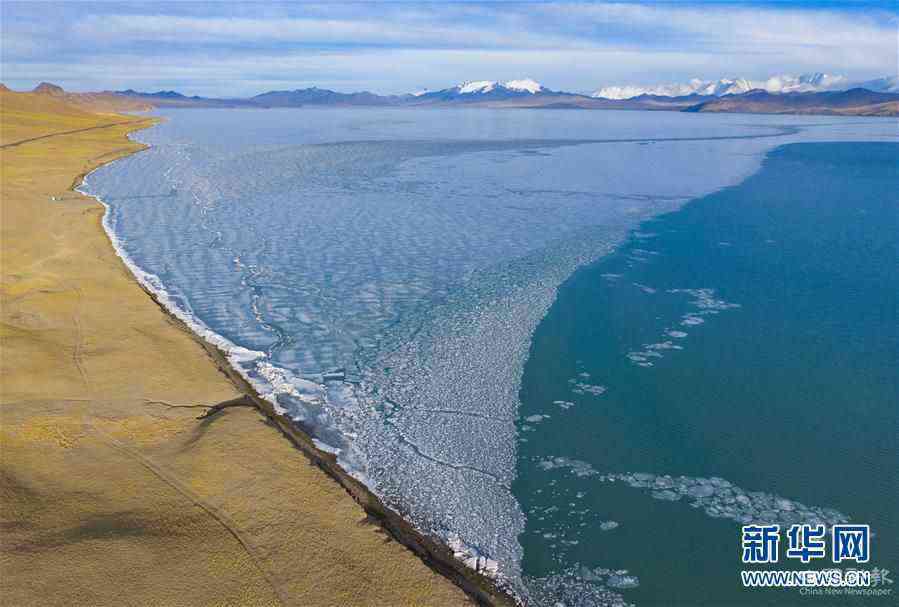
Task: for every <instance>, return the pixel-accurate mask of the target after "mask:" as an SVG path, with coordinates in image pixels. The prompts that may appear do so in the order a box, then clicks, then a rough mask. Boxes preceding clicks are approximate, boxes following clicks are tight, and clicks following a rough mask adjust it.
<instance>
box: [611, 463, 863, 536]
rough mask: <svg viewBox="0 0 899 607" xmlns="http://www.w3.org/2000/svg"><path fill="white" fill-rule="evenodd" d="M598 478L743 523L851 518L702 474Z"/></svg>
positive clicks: (636, 474) (783, 523)
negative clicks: (680, 501) (683, 502)
mask: <svg viewBox="0 0 899 607" xmlns="http://www.w3.org/2000/svg"><path fill="white" fill-rule="evenodd" d="M599 480H601V481H605V482H614V481H620V482H623V483H625V484H627V485H629V486H631V487H634V488H639V489H645V490H647V491H649V492H650V495H651V496H652V497H653V498H655V499H658V500H664V501H679V500H681V499H683V500H684V501H686V502H689V504H690V506H691V507H693V508H701V509H702V510H703V511H704V512H705V513H706V514H707V515H709V516H711V517H714V518H727V519H731V520H734V521H737V522H739V523H741V524H744V525H745V524H748V523H766V524H771V523H779V524H782V525H786V524H793V523H800V522H801V523H811V524H818V523H823V524H824V525H827V526H831V525H833V524H835V523H842V522H846V521H848V520H849V518H848V517H847V516H846V515H845V514H843V513H841V512H838V511H837V510H833V509H831V508H821V507H817V506H807V505H805V504H802V503H800V502H797V501H793V500H790V499H786V498H783V497H780V496H777V495H774V494H771V493H765V492H762V491H745V490H743V489H741V488H740V487H737V486H736V485H734V484H733V483H731V482H729V481H726V480H724V479H723V478H718V477H711V478H699V477H690V476H669V475H656V474H647V473H634V474H606V475H600V477H599Z"/></svg>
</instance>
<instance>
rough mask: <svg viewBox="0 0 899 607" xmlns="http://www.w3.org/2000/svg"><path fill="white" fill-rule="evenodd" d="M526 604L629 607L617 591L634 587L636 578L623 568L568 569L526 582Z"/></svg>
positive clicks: (560, 606) (564, 606)
mask: <svg viewBox="0 0 899 607" xmlns="http://www.w3.org/2000/svg"><path fill="white" fill-rule="evenodd" d="M526 584H527V590H528V596H527V598H528V599H529V600H528V602H529V603H533V604H534V605H552V606H553V607H574V606H591V607H593V606H597V607H598V606H600V605H602V606H603V607H630V606H631V603H628V602H627V601H626V600H625V599H624V597H623V596H622V595H621V594H619V592H618V591H619V590H626V589H628V588H636V587H637V586H639V584H640V582H639V580H638V579H637V576H635V575H631V574H630V572H628V571H627V570H626V569H618V570H613V569H606V568H603V567H596V568H589V567H585V566H578V565H575V566H572V567H569V568H567V569H565V570H564V571H561V572H559V573H556V574H553V575H550V576H547V577H542V578H528V579H527V580H526Z"/></svg>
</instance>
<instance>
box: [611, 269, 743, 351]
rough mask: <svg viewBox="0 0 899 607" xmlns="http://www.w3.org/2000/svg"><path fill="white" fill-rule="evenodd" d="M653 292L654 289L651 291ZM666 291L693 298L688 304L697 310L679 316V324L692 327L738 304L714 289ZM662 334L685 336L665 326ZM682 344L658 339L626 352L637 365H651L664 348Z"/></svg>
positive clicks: (679, 348) (680, 347)
mask: <svg viewBox="0 0 899 607" xmlns="http://www.w3.org/2000/svg"><path fill="white" fill-rule="evenodd" d="M634 285H636V286H638V287H640V288H644V287H645V285H640V284H638V283H634ZM653 292H655V291H653ZM667 292H668V293H673V294H679V293H686V294H688V295H691V296H692V297H693V299H692V300H691V301H690V305H691V306H693V307H694V308H698V309H697V310H693V311H690V312H687V313H686V314H684V315H683V316H681V319H680V324H681V325H682V326H685V327H693V326H696V325H701V324H703V323H704V322H705V318H704V317H706V316H711V315H714V314H718V313H720V312H721V311H723V310H730V309H733V308H739V307H740V304H737V303H731V302H728V301H725V300H723V299H719V298H717V297H715V289H669V290H668V291H667ZM663 334H664V335H665V336H667V337H673V338H675V339H683V338H684V337H686V336H687V333H686V332H685V331H678V330H676V329H669V328H666V329H664V330H663ZM683 349H684V348H683V346H680V345H677V344H675V343H674V342H672V341H670V340H664V341H659V342H656V343H652V344H643V349H642V350H632V351H630V352H628V353H627V354H626V356H627V358H628V360H630V361H631V362H632V363H634V364H635V365H637V366H638V367H652V366H653V361H652V360H650V359H657V358H662V357H663V354H662V352H663V351H665V350H683Z"/></svg>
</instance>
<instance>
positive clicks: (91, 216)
mask: <svg viewBox="0 0 899 607" xmlns="http://www.w3.org/2000/svg"><path fill="white" fill-rule="evenodd" d="M123 122H127V124H122V123H123ZM0 124H2V135H0V139H2V144H4V145H5V144H9V143H15V142H21V141H24V140H29V139H33V138H36V137H43V138H42V139H36V140H33V141H30V142H27V143H22V144H19V145H15V146H13V147H6V148H3V149H0V171H2V174H0V179H2V184H0V230H2V232H0V303H2V310H0V347H2V358H0V378H2V379H0V382H2V383H0V453H2V461H0V533H2V536H0V539H2V545H0V597H2V599H3V601H2V602H3V603H4V604H8V605H17V606H19V605H23V606H27V605H40V606H47V605H116V606H121V605H163V606H164V605H275V604H294V605H303V606H315V605H384V606H394V605H457V604H463V603H466V602H467V601H466V598H465V596H464V595H463V594H462V593H461V591H460V590H459V589H457V588H456V587H455V586H453V585H451V584H450V583H449V582H448V581H447V580H445V579H444V578H442V577H440V576H438V575H436V574H435V573H433V572H432V571H431V570H430V569H428V568H427V567H426V566H425V565H424V564H423V563H422V562H421V561H419V560H418V559H417V558H416V557H415V556H414V555H412V553H410V552H409V551H408V550H406V549H405V548H404V547H402V546H401V545H399V544H397V543H396V542H394V541H392V540H390V539H389V538H388V537H386V536H385V535H384V534H383V532H381V530H380V529H379V528H378V527H376V526H372V525H370V524H368V523H366V522H365V515H364V512H363V511H362V509H361V508H360V507H359V506H358V505H357V504H356V503H355V502H354V501H353V500H352V499H351V498H350V497H349V496H348V495H347V494H346V492H345V491H343V490H342V489H341V488H340V487H338V486H337V485H336V484H335V483H334V482H332V481H331V479H330V478H328V477H327V476H325V475H324V473H322V472H321V471H320V470H319V469H318V468H316V467H314V466H312V465H310V464H309V463H308V462H307V460H306V459H305V458H304V456H302V455H301V454H300V453H299V452H298V451H297V450H296V449H294V448H293V447H292V446H291V445H290V443H288V442H287V441H286V440H285V439H284V438H282V437H281V435H280V434H278V433H277V432H276V431H275V430H273V429H272V428H271V427H269V426H268V425H267V423H266V422H265V420H264V418H263V417H262V416H261V415H260V414H259V413H258V412H256V411H255V410H253V409H246V408H240V409H227V410H225V411H223V412H222V413H221V414H218V415H216V416H214V417H211V418H208V419H205V420H202V421H198V420H197V419H195V418H196V415H197V410H196V409H182V408H170V407H166V406H165V405H163V404H159V403H158V402H150V401H166V402H169V403H188V404H204V403H214V402H218V401H221V400H225V399H228V398H232V397H234V396H236V392H235V388H234V386H233V385H232V384H231V383H230V382H229V381H228V380H227V379H226V378H225V377H224V376H223V375H222V374H221V373H220V372H219V371H218V369H217V368H216V367H215V365H214V363H213V362H212V360H211V359H210V358H208V356H207V355H206V354H205V352H204V350H203V349H202V348H201V347H200V346H199V345H198V344H197V343H196V341H195V340H194V339H193V337H192V336H190V335H188V334H186V333H185V332H183V331H182V330H181V329H180V328H179V327H178V326H176V325H175V324H174V323H172V322H171V320H170V319H169V318H168V317H167V316H166V315H165V314H163V313H162V312H161V311H160V310H159V309H158V307H157V306H156V304H154V303H153V302H152V301H151V300H150V298H149V297H148V296H147V295H146V294H145V293H144V292H143V291H142V290H141V289H140V288H139V287H138V286H137V285H136V283H135V282H134V281H133V280H132V278H131V276H130V274H129V273H128V272H127V270H126V268H125V267H124V266H123V265H122V264H121V262H120V261H119V259H118V258H117V257H116V256H115V254H114V253H113V251H112V248H111V247H110V245H109V242H108V240H107V238H106V235H105V234H104V233H103V231H102V228H101V226H100V220H101V217H102V208H101V207H100V206H99V205H98V204H97V203H96V202H94V201H93V200H90V199H87V198H85V197H82V196H80V195H79V194H76V193H74V192H72V191H71V189H70V188H71V186H72V183H73V181H74V180H76V178H77V176H79V175H81V174H84V173H86V172H88V171H89V170H90V169H91V168H93V167H95V166H97V165H98V164H99V163H101V162H104V161H108V160H110V159H112V158H115V157H118V156H122V155H125V154H129V153H132V152H134V151H136V150H137V149H138V147H139V146H137V145H136V144H134V143H132V142H130V141H128V140H127V139H126V134H127V133H128V132H129V131H131V130H133V129H135V128H139V127H141V126H145V125H149V124H150V121H149V120H146V119H136V118H133V117H127V116H110V115H97V114H93V113H90V112H86V111H85V110H84V109H82V108H77V107H73V106H72V105H71V104H68V103H66V102H65V101H64V100H60V99H55V98H52V97H46V96H40V95H30V96H29V94H24V93H9V92H0ZM108 124H113V126H104V127H103V128H93V127H98V126H102V125H108ZM82 129H89V130H82ZM70 131H77V132H73V133H70V134H66V135H53V136H49V137H48V135H52V134H53V133H64V132H70ZM51 197H55V198H56V200H52V199H51Z"/></svg>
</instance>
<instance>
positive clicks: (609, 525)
mask: <svg viewBox="0 0 899 607" xmlns="http://www.w3.org/2000/svg"><path fill="white" fill-rule="evenodd" d="M617 528H618V523H617V522H616V521H603V522H601V523H600V524H599V529H600V531H611V530H612V529H617Z"/></svg>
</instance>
